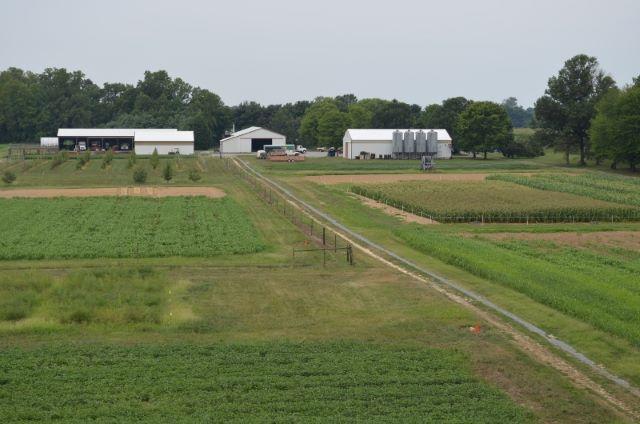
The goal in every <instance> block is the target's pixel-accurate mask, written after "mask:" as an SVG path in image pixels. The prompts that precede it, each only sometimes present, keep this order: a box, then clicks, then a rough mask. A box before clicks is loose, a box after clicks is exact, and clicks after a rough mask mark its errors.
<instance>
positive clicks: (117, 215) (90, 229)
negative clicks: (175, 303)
mask: <svg viewBox="0 0 640 424" xmlns="http://www.w3.org/2000/svg"><path fill="white" fill-rule="evenodd" d="M0 234H2V237H1V238H0V259H48V258H101V257H105V258H128V257H166V256H191V257H206V256H213V255H221V254H241V253H252V252H256V251H260V250H262V249H263V248H264V247H265V245H264V243H263V241H262V240H261V238H260V236H259V235H258V234H257V232H256V230H255V229H254V227H253V225H252V223H251V222H250V221H249V219H248V217H247V215H246V213H245V212H244V210H243V209H242V207H241V206H240V205H239V204H238V203H236V202H235V201H234V200H233V199H231V198H223V199H209V198H204V197H166V198H161V199H155V198H154V199H152V198H132V197H117V198H113V197H105V198H73V199H72V198H57V199H0Z"/></svg>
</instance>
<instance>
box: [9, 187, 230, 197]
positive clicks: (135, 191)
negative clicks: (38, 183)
mask: <svg viewBox="0 0 640 424" xmlns="http://www.w3.org/2000/svg"><path fill="white" fill-rule="evenodd" d="M224 195H225V193H224V191H222V190H220V189H219V188H216V187H107V188H37V189H30V188H29V189H16V190H0V198H13V197H29V198H36V197H45V198H46V197H104V196H141V197H177V196H205V197H212V198H218V197H223V196H224Z"/></svg>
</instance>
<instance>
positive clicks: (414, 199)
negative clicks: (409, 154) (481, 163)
mask: <svg viewBox="0 0 640 424" xmlns="http://www.w3.org/2000/svg"><path fill="white" fill-rule="evenodd" d="M351 191H352V192H353V193H356V194H359V195H361V196H365V197H368V198H370V199H373V200H376V201H378V202H380V203H384V204H387V205H390V206H393V207H395V208H397V209H401V210H403V211H406V212H409V213H413V214H415V215H419V216H423V217H426V218H430V219H433V220H436V221H438V222H443V223H456V222H485V223H491V222H495V223H536V222H540V223H546V222H593V221H608V222H619V221H638V220H640V209H638V208H634V207H627V206H623V205H620V204H616V203H612V202H606V201H604V200H596V199H591V198H586V197H582V196H578V195H574V194H570V193H558V192H552V191H543V190H536V189H534V188H530V187H524V186H522V185H517V184H513V183H510V182H503V181H478V182H475V181H474V182H457V181H456V182H453V181H438V182H426V181H405V182H401V183H393V184H363V185H354V186H351Z"/></svg>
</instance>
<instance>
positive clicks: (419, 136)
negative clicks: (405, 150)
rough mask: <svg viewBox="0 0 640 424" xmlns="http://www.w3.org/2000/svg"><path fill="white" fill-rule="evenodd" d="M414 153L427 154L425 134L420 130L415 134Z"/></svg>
mask: <svg viewBox="0 0 640 424" xmlns="http://www.w3.org/2000/svg"><path fill="white" fill-rule="evenodd" d="M416 153H427V133H425V132H424V131H422V130H419V131H417V132H416Z"/></svg>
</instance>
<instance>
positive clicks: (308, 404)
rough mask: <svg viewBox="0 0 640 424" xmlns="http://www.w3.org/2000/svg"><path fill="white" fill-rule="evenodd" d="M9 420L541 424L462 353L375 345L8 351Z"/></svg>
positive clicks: (1, 354)
mask: <svg viewBox="0 0 640 424" xmlns="http://www.w3.org/2000/svg"><path fill="white" fill-rule="evenodd" d="M0 364H1V365H0V369H2V377H1V378H0V398H1V399H2V402H0V421H2V422H4V423H9V422H18V421H20V422H23V421H33V420H39V421H51V420H60V421H63V422H66V421H74V422H77V421H89V420H91V421H93V420H107V421H120V422H121V421H123V420H124V421H145V422H158V421H184V420H187V421H213V422H282V421H298V422H309V421H313V422H316V421H323V422H326V421H339V422H343V421H393V422H407V421H411V422H413V421H416V420H418V421H420V422H434V423H435V422H461V423H463V422H464V423H494V422H513V423H519V422H529V421H532V416H531V415H530V414H529V413H528V412H526V411H525V410H524V409H523V408H521V407H519V406H517V405H515V404H514V403H513V402H512V401H511V400H509V399H508V398H507V397H506V396H505V395H504V394H503V393H501V392H500V391H499V390H497V389H495V388H492V387H491V386H488V385H487V384H486V383H483V382H481V381H480V380H478V379H477V378H475V377H473V375H472V373H471V372H470V370H469V369H468V365H467V361H466V359H465V357H464V356H462V355H461V354H460V353H457V352H455V351H450V350H435V349H428V348H416V347H410V348H403V347H398V346H389V347H387V346H380V345H375V344H366V343H350V342H325V343H302V344H291V343H279V342H272V343H260V344H238V345H233V344H232V345H228V344H216V345H192V344H180V345H161V346H160V345H146V346H134V347H121V346H104V345H93V346H91V345H67V346H62V345H53V346H47V347H42V348H35V349H22V348H10V349H5V350H3V351H0Z"/></svg>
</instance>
